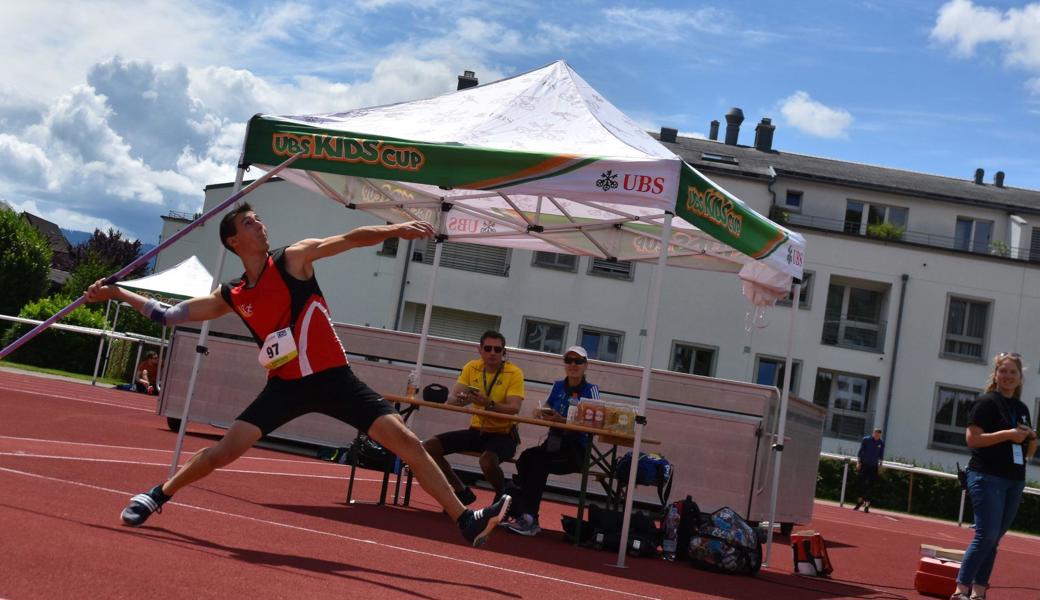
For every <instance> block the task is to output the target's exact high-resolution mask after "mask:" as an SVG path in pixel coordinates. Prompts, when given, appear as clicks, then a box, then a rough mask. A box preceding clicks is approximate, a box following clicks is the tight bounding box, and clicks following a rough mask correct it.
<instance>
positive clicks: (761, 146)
mask: <svg viewBox="0 0 1040 600" xmlns="http://www.w3.org/2000/svg"><path fill="white" fill-rule="evenodd" d="M775 130H776V125H773V120H772V119H770V118H769V117H762V122H761V123H759V124H758V125H755V150H759V151H761V152H772V151H773V131H775Z"/></svg>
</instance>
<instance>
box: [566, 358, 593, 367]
mask: <svg viewBox="0 0 1040 600" xmlns="http://www.w3.org/2000/svg"><path fill="white" fill-rule="evenodd" d="M563 362H565V363H567V364H568V365H570V364H575V365H583V364H585V363H587V362H589V361H588V360H586V359H584V358H582V357H580V356H564V357H563Z"/></svg>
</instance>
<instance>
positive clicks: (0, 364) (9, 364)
mask: <svg viewBox="0 0 1040 600" xmlns="http://www.w3.org/2000/svg"><path fill="white" fill-rule="evenodd" d="M0 367H11V368H13V369H21V370H23V371H32V372H34V373H46V374H48V375H60V376H62V377H71V378H73V379H83V380H85V381H90V380H91V379H93V378H94V377H93V376H92V375H89V374H83V373H70V372H69V371H62V370H61V369H47V368H44V367H37V366H34V365H24V364H21V363H15V362H11V361H9V360H4V361H0ZM97 380H98V383H105V384H108V385H120V384H123V383H126V382H125V381H123V380H121V379H112V378H109V377H98V379H97Z"/></svg>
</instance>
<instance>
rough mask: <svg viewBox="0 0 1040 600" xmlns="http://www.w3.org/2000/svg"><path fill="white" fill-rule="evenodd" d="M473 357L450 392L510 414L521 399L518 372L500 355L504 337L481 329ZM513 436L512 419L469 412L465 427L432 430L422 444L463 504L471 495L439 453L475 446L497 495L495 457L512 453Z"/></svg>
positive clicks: (500, 479) (500, 483)
mask: <svg viewBox="0 0 1040 600" xmlns="http://www.w3.org/2000/svg"><path fill="white" fill-rule="evenodd" d="M477 354H479V355H480V358H479V359H476V360H471V361H469V362H468V363H466V366H464V367H463V368H462V373H461V374H460V375H459V378H458V380H457V381H456V382H455V386H454V388H452V393H451V397H452V398H454V399H455V400H456V402H457V403H459V404H468V403H473V404H474V405H475V406H476V407H477V408H480V409H483V410H486V411H490V412H498V413H503V414H507V415H515V414H517V413H518V412H520V404H521V403H523V401H524V372H523V371H521V370H520V368H519V367H517V366H516V365H514V364H513V363H511V362H509V361H507V360H506V338H505V337H504V336H503V335H502V334H501V333H499V332H497V331H485V332H484V335H482V336H480V343H479V344H478V345H477ZM518 442H519V436H518V435H517V432H516V423H514V422H513V421H510V420H507V419H495V418H492V417H482V416H478V415H473V417H472V418H471V419H470V425H469V429H462V430H458V431H447V432H445V433H441V434H439V435H437V436H434V437H432V438H430V439H428V440H426V441H425V442H423V446H425V447H426V451H427V452H428V453H429V454H430V457H432V458H433V460H434V462H436V463H437V466H439V467H440V468H441V471H443V472H444V476H445V477H447V478H448V483H450V484H451V487H452V489H454V490H455V495H456V496H458V498H459V501H461V502H462V503H463V504H471V503H472V502H474V501H475V500H476V499H477V497H476V495H475V494H474V493H473V490H471V489H469V488H468V487H467V486H466V485H465V484H464V483H462V480H461V479H459V476H458V475H456V474H455V472H454V471H453V470H452V469H451V465H449V464H448V461H446V460H445V459H444V457H445V456H447V455H448V454H454V453H456V452H479V453H480V469H481V471H483V472H484V478H485V479H487V480H488V483H490V484H491V486H492V487H494V488H495V497H496V498H497V497H499V496H501V495H502V489H503V487H504V486H505V475H504V474H503V473H502V467H501V466H500V465H501V462H502V461H504V460H509V459H510V458H512V457H513V454H515V453H516V445H517V443H518Z"/></svg>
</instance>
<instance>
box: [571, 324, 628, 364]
mask: <svg viewBox="0 0 1040 600" xmlns="http://www.w3.org/2000/svg"><path fill="white" fill-rule="evenodd" d="M624 340H625V335H624V334H623V333H619V332H616V331H606V330H602V329H593V328H591V327H584V326H582V328H581V331H580V332H579V333H578V345H579V346H581V347H582V348H585V349H586V350H588V352H589V358H595V359H599V360H606V361H610V362H620V361H621V344H622V342H624Z"/></svg>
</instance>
